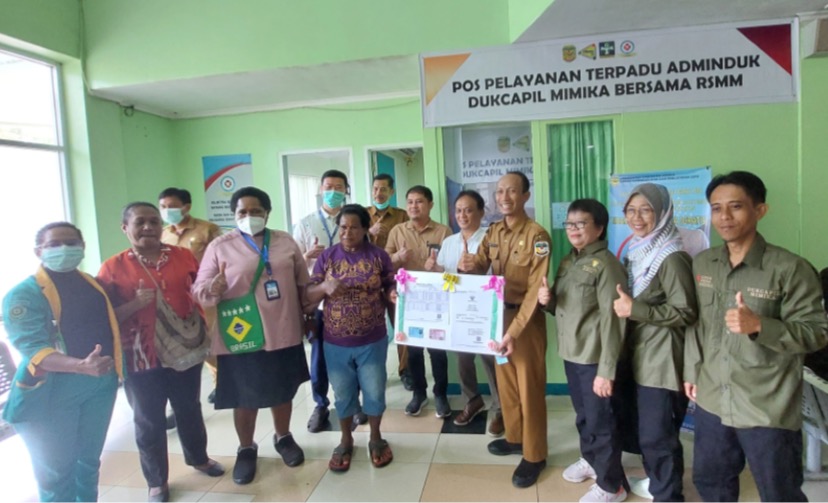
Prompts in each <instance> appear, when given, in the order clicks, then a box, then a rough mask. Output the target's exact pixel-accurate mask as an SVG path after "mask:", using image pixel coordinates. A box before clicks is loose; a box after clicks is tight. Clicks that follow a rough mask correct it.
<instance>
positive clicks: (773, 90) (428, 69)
mask: <svg viewBox="0 0 828 503" xmlns="http://www.w3.org/2000/svg"><path fill="white" fill-rule="evenodd" d="M797 34H798V24H797V21H796V20H795V19H794V20H784V21H764V22H756V23H742V24H738V25H733V24H729V25H710V26H696V27H689V28H676V29H671V30H653V31H641V32H631V33H619V34H609V35H595V36H588V37H579V38H571V39H560V40H549V41H544V42H537V43H525V44H513V45H508V46H502V47H489V48H482V49H475V50H473V51H466V52H453V53H433V54H423V55H421V56H420V80H421V82H420V84H421V86H420V87H421V92H422V105H423V124H424V126H425V127H427V128H429V127H438V126H453V125H460V124H473V123H484V122H496V121H521V120H537V119H556V118H566V117H581V116H590V115H602V114H609V113H620V112H628V111H643V110H663V109H673V108H695V107H718V106H726V105H738V104H748V103H774V102H786V101H796V99H797V88H798V87H797V86H798V83H797V77H798V74H799V65H798V62H799V57H798V46H799V44H798V38H797V37H798V35H797Z"/></svg>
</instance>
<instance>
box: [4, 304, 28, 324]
mask: <svg viewBox="0 0 828 503" xmlns="http://www.w3.org/2000/svg"><path fill="white" fill-rule="evenodd" d="M28 311H29V310H28V309H27V308H26V306H21V305H17V306H14V307H12V308H11V309H10V310H9V319H12V320H21V319H23V317H24V316H26V313H27V312H28Z"/></svg>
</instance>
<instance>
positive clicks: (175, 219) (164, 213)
mask: <svg viewBox="0 0 828 503" xmlns="http://www.w3.org/2000/svg"><path fill="white" fill-rule="evenodd" d="M161 219H162V220H163V221H165V222H167V223H168V224H171V225H178V224H180V223H181V221H182V220H184V212H183V211H181V208H163V209H162V210H161Z"/></svg>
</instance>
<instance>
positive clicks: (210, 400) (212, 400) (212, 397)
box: [207, 388, 216, 403]
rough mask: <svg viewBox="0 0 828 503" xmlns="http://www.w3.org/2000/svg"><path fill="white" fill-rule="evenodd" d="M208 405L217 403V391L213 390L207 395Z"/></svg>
mask: <svg viewBox="0 0 828 503" xmlns="http://www.w3.org/2000/svg"><path fill="white" fill-rule="evenodd" d="M207 403H216V389H215V388H213V391H211V392H210V394H209V395H207Z"/></svg>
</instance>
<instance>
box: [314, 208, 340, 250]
mask: <svg viewBox="0 0 828 503" xmlns="http://www.w3.org/2000/svg"><path fill="white" fill-rule="evenodd" d="M316 214H317V215H319V221H320V222H322V227H324V228H325V234H327V235H328V242H329V243H330V246H333V245H334V238H335V237H336V233H337V232H339V227H337V226H334V230H333V233H331V229H330V227H328V219H327V218H325V215H323V214H322V210H317V211H316Z"/></svg>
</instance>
